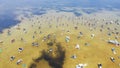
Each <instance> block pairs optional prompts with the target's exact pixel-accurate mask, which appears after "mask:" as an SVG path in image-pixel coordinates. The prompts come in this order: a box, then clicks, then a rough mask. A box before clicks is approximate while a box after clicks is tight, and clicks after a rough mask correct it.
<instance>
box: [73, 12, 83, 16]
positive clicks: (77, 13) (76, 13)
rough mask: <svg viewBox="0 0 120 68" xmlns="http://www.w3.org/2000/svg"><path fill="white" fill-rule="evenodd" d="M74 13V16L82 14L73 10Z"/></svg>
mask: <svg viewBox="0 0 120 68" xmlns="http://www.w3.org/2000/svg"><path fill="white" fill-rule="evenodd" d="M74 14H75V15H76V16H81V15H82V14H81V13H79V12H74Z"/></svg>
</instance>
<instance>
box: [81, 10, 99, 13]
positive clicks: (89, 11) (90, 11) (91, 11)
mask: <svg viewBox="0 0 120 68" xmlns="http://www.w3.org/2000/svg"><path fill="white" fill-rule="evenodd" d="M82 11H83V12H85V13H87V14H91V13H94V12H97V11H98V10H97V9H82Z"/></svg>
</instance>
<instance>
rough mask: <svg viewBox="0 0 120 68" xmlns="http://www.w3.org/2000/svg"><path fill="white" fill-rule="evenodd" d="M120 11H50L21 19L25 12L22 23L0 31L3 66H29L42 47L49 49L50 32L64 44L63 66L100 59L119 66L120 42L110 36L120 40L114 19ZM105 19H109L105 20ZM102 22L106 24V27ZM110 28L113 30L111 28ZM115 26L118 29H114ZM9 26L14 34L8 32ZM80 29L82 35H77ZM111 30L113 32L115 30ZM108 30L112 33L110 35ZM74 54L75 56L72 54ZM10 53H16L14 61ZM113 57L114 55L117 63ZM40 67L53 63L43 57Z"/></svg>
mask: <svg viewBox="0 0 120 68" xmlns="http://www.w3.org/2000/svg"><path fill="white" fill-rule="evenodd" d="M118 14H120V13H119V12H112V11H111V12H109V11H102V12H97V13H94V14H89V15H87V14H84V15H83V16H80V17H76V16H75V15H74V14H73V13H67V12H59V13H58V12H55V11H50V12H48V13H47V14H44V15H41V16H37V15H33V16H32V17H31V18H26V17H23V19H21V17H22V16H20V18H19V19H21V23H20V24H18V25H16V26H14V27H11V28H10V29H5V30H4V31H3V33H2V34H0V41H1V40H2V41H3V43H0V50H1V52H0V68H29V66H30V64H31V63H33V59H35V58H37V57H38V56H40V55H41V51H42V50H46V49H48V45H47V42H48V41H43V37H44V36H47V35H48V34H51V35H54V36H55V37H56V41H57V42H60V43H61V45H62V47H64V48H65V51H66V53H65V60H64V64H63V68H75V66H76V65H77V64H81V63H83V64H87V66H86V67H85V68H97V67H98V66H97V64H98V63H101V64H102V66H103V68H120V66H119V64H120V59H119V58H118V57H119V56H120V46H115V45H114V44H109V43H107V41H108V40H109V39H111V40H115V36H117V37H118V38H117V40H118V41H119V42H120V34H115V33H116V32H120V25H118V24H116V23H115V21H116V20H119V23H120V16H118ZM106 22H108V23H107V24H106ZM110 22H111V24H110ZM89 24H90V25H89ZM101 25H104V26H103V28H101ZM75 27H76V29H75ZM109 28H110V30H108V29H109ZM115 28H117V30H114V29H115ZM24 29H25V30H24ZM100 29H102V31H100ZM8 30H10V34H11V35H8ZM80 32H82V33H83V35H82V36H81V37H80V38H77V37H78V36H79V35H80V34H79V33H80ZM112 32H114V33H113V34H112ZM108 33H111V35H110V36H109V35H108ZM92 34H94V35H95V36H94V38H92V37H91V35H92ZM33 36H34V38H33ZM66 36H69V37H70V41H69V42H66V41H65V37H66ZM21 38H23V41H21ZM12 39H15V42H13V43H11V40H12ZM32 42H38V43H39V46H38V47H35V46H32ZM85 43H88V45H85ZM76 44H79V45H80V49H76V48H75V46H76ZM20 47H22V48H24V50H23V51H22V52H21V53H19V52H18V48H20ZM111 48H115V51H116V53H117V54H113V53H112V51H111ZM74 54H75V55H76V57H77V58H76V59H73V58H71V56H72V55H74ZM11 56H15V59H14V60H13V61H10V57H11ZM110 57H114V58H115V62H114V63H113V62H112V61H111V60H110ZM18 59H22V60H23V62H22V63H21V64H20V65H17V64H16V62H17V60H18ZM37 68H51V67H50V66H49V64H48V62H47V61H45V60H41V61H40V62H39V63H37Z"/></svg>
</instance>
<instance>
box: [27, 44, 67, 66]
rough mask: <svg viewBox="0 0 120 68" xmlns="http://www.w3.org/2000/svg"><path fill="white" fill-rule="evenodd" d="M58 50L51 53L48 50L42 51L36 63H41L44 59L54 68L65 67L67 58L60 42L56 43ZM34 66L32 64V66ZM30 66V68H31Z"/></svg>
mask: <svg viewBox="0 0 120 68" xmlns="http://www.w3.org/2000/svg"><path fill="white" fill-rule="evenodd" d="M56 47H57V48H56V50H55V51H54V53H55V55H53V53H49V52H48V51H46V50H43V51H42V55H41V56H39V57H38V58H37V59H34V62H35V63H39V62H40V61H41V60H42V59H44V60H46V61H47V62H48V63H49V65H50V66H51V67H52V68H63V64H64V60H65V49H64V48H63V47H62V45H61V44H60V43H56ZM31 66H33V65H32V64H31V65H30V67H31ZM30 67H29V68H30Z"/></svg>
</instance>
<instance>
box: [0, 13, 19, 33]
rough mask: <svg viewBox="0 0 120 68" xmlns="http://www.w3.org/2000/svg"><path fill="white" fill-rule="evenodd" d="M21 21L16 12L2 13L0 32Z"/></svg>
mask: <svg viewBox="0 0 120 68" xmlns="http://www.w3.org/2000/svg"><path fill="white" fill-rule="evenodd" d="M20 22H21V21H19V20H17V19H16V15H14V14H7V13H6V14H3V15H0V32H2V30H3V29H6V28H10V27H12V26H14V25H16V24H18V23H20Z"/></svg>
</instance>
